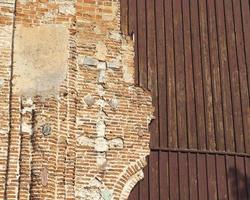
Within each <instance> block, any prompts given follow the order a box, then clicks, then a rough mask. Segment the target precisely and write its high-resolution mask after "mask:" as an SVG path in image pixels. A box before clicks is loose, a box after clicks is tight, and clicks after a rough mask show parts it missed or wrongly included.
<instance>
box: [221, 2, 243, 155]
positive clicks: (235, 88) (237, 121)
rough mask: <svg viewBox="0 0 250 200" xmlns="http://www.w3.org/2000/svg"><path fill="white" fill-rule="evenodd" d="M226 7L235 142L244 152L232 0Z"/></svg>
mask: <svg viewBox="0 0 250 200" xmlns="http://www.w3.org/2000/svg"><path fill="white" fill-rule="evenodd" d="M224 7H225V20H226V32H227V51H228V61H229V69H230V81H231V90H232V103H233V116H234V126H235V129H234V130H235V137H234V138H235V143H236V151H237V152H244V151H245V150H244V136H243V126H242V113H241V98H240V95H241V94H240V83H239V69H238V63H237V54H236V53H237V52H236V39H235V28H234V18H233V7H232V2H231V0H229V1H224Z"/></svg>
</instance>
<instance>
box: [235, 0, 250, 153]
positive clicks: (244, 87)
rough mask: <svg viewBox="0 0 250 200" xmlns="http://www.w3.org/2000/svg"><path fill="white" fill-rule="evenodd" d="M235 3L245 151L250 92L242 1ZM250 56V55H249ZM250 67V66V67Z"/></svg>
mask: <svg viewBox="0 0 250 200" xmlns="http://www.w3.org/2000/svg"><path fill="white" fill-rule="evenodd" d="M232 1H233V17H234V24H235V39H236V53H237V64H238V70H239V85H240V95H241V99H240V102H241V106H242V107H241V110H242V113H241V114H242V121H243V145H244V150H245V151H246V147H247V146H248V145H249V144H248V143H247V142H248V140H247V137H248V131H249V130H248V127H247V126H248V121H247V117H248V116H247V114H248V113H247V111H248V109H247V108H249V90H248V82H247V81H248V80H247V65H246V58H245V49H244V38H243V28H242V13H241V1H238V0H236V1H235V0H232ZM248 56H250V55H248ZM249 67H250V66H249Z"/></svg>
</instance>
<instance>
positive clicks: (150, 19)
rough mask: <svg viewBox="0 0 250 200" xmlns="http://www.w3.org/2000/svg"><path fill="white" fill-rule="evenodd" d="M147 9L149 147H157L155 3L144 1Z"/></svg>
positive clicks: (149, 0) (150, 0)
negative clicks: (151, 111) (150, 105)
mask: <svg viewBox="0 0 250 200" xmlns="http://www.w3.org/2000/svg"><path fill="white" fill-rule="evenodd" d="M146 8H147V24H148V26H147V55H148V63H147V65H148V89H149V90H150V91H151V93H152V101H153V105H154V106H155V112H154V116H156V119H155V120H153V121H152V122H151V125H150V131H151V133H152V134H154V136H152V137H151V141H150V144H151V147H158V146H159V117H158V116H159V114H158V113H159V109H158V74H157V58H156V54H157V49H156V13H155V1H152V0H146Z"/></svg>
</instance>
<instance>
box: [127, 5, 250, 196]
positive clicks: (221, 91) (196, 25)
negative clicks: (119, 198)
mask: <svg viewBox="0 0 250 200" xmlns="http://www.w3.org/2000/svg"><path fill="white" fill-rule="evenodd" d="M128 1H129V9H128V11H129V13H130V14H129V15H130V16H129V17H128V21H129V24H128V30H129V33H136V32H137V31H136V28H137V25H138V29H140V27H141V23H140V15H138V14H139V13H136V12H135V13H134V12H133V11H132V10H133V8H132V9H130V7H131V6H132V5H133V6H135V9H134V10H136V11H139V9H140V8H139V7H140V6H139V4H140V2H139V1H138V2H137V1H133V0H128ZM142 2H144V3H145V4H144V6H145V8H146V10H145V11H139V12H141V13H144V12H145V14H144V15H145V22H146V25H145V26H146V29H145V30H146V32H145V33H143V34H145V35H146V42H145V41H144V42H145V43H144V44H141V42H139V34H138V35H137V37H136V45H137V43H138V45H141V46H143V45H146V50H145V51H146V55H147V58H146V59H147V60H146V61H145V60H144V61H143V62H145V63H146V70H141V69H142V68H143V67H144V66H143V67H142V68H141V67H140V71H138V72H137V73H138V77H139V74H140V73H142V72H144V71H146V72H145V73H146V75H145V74H144V75H140V78H138V83H141V85H142V84H144V85H146V84H147V89H150V90H152V92H153V95H154V96H155V97H154V98H155V104H157V107H158V103H159V102H160V103H159V111H160V109H162V105H163V107H164V106H166V110H167V114H166V115H165V116H168V118H167V119H164V120H162V122H166V123H165V124H164V126H166V128H167V131H166V133H165V132H164V131H161V130H163V127H161V125H160V124H159V129H158V125H156V127H157V129H152V131H153V132H154V133H153V134H154V135H153V137H157V138H156V139H154V138H153V140H155V141H156V142H154V144H155V145H152V144H151V145H152V146H153V147H159V148H161V147H163V148H167V147H173V148H177V144H178V143H180V142H182V141H180V140H183V139H184V140H185V139H186V143H184V145H180V146H179V148H183V147H185V145H187V147H188V148H191V149H196V148H197V149H213V150H215V146H212V147H211V145H213V144H211V142H213V141H214V142H215V143H214V144H216V149H217V150H220V151H224V150H226V151H230V152H234V151H235V147H236V145H237V144H239V143H240V145H242V146H241V147H240V149H237V150H238V152H249V147H248V146H247V145H248V144H249V142H248V141H247V140H244V141H245V144H244V141H243V140H242V141H240V142H239V141H236V140H237V138H235V137H237V135H238V133H239V132H238V131H237V130H236V129H237V126H241V127H242V128H241V129H242V130H243V131H242V132H241V133H242V135H241V136H240V137H241V138H244V137H245V138H246V139H248V138H247V137H246V133H245V132H244V131H245V130H246V127H247V126H246V124H247V118H248V117H247V116H246V114H245V113H244V111H243V110H244V109H245V108H246V105H249V102H247V100H249V97H247V96H244V95H245V93H246V92H244V95H242V94H243V91H247V90H249V75H248V74H249V63H250V60H249V56H247V55H248V54H249V50H250V47H249V45H248V43H249V41H250V39H249V38H248V37H247V34H248V32H249V31H248V30H249V29H250V26H249V9H248V8H249V2H248V1H247V0H241V1H235V0H230V2H229V7H230V6H231V11H230V10H229V9H228V7H227V6H228V5H227V4H228V2H226V1H225V5H224V1H219V0H211V1H204V0H202V1H198V0H189V1H186V0H182V1H179V2H178V1H175V2H174V1H173V0H152V1H150V0H141V3H142ZM161 3H162V4H163V8H161V6H159V7H160V10H159V9H158V8H157V5H161ZM178 3H179V4H180V5H181V4H182V6H181V9H180V10H179V11H177V12H176V7H174V8H173V5H174V6H175V5H177V4H178ZM235 5H236V6H235ZM154 6H156V7H154ZM224 6H225V7H224ZM162 9H163V11H165V12H164V15H163V14H162V13H161V10H162ZM173 9H175V12H173ZM161 15H163V16H164V17H163V18H161V19H160V20H159V17H160V16H161ZM176 15H178V16H181V20H180V21H181V23H179V25H178V26H176V25H175V24H174V23H176V22H174V19H176V18H177V19H178V16H176ZM131 16H133V17H131ZM137 16H138V18H136V17H137ZM134 17H135V18H136V19H134ZM132 18H133V19H132ZM189 19H190V20H189ZM228 19H232V20H231V21H230V20H228ZM163 20H165V24H164V25H161V21H163ZM203 22H205V23H203ZM228 25H230V26H229V27H228ZM142 26H144V25H143V24H142ZM179 26H180V27H179ZM159 27H161V28H159ZM161 29H164V31H162V30H161ZM179 29H181V30H180V32H181V33H182V34H181V35H182V36H181V39H180V40H182V41H176V38H177V37H178V36H176V34H174V33H176V32H178V31H177V30H179ZM159 30H160V31H159ZM164 32H165V35H164ZM234 32H235V35H233V34H234ZM151 33H152V34H151ZM178 33H179V32H178ZM141 34H142V33H141ZM163 35H164V37H163ZM232 35H233V36H232ZM228 37H232V38H228ZM189 38H190V39H189ZM164 39H165V42H163V43H165V49H164V48H162V47H160V48H159V46H156V42H157V45H158V44H159V43H160V41H162V40H164ZM174 39H175V40H174ZM174 41H175V42H174ZM176 45H177V46H176ZM178 45H182V46H183V50H182V55H181V57H183V58H177V55H176V52H178V48H179V46H178ZM230 45H231V46H230ZM176 47H177V49H176ZM232 47H233V48H232ZM161 49H163V51H165V53H162V51H161ZM141 51H142V50H141V48H140V47H139V46H138V49H137V47H136V53H137V54H138V55H137V56H136V60H137V62H138V63H137V64H136V66H140V65H139V62H142V61H139V59H142V58H140V54H141ZM143 51H144V50H143ZM145 51H144V55H145ZM161 53H162V54H165V55H166V56H161V55H162V54H161ZM177 54H178V53H177ZM230 55H233V57H231V58H230ZM156 56H157V57H156ZM164 57H166V58H165V59H166V60H165V61H164V62H165V63H164V62H163V59H164ZM156 58H157V59H156ZM159 59H160V61H159ZM161 59H162V60H161ZM177 59H178V60H177ZM181 59H183V62H182V67H183V69H184V71H183V72H182V73H183V74H182V76H183V77H184V82H183V83H181V84H183V85H184V91H185V92H186V94H185V95H186V96H185V97H184V100H185V101H184V103H185V106H186V108H185V112H186V115H185V116H186V120H185V123H186V130H187V133H186V134H183V135H182V136H181V138H180V137H179V136H178V133H180V131H182V130H183V127H182V128H181V129H180V128H179V127H180V126H179V125H180V118H179V117H178V114H179V113H180V108H179V107H177V105H178V98H180V96H181V95H183V94H181V95H180V92H179V91H180V86H178V88H177V84H178V80H179V79H180V78H179V77H181V75H180V74H178V73H176V70H177V68H178V67H180V66H178V67H177V68H176V62H180V60H181ZM233 59H235V60H234V61H233V62H232V60H233ZM239 59H241V60H239ZM159 62H160V64H159ZM244 62H245V63H244ZM150 63H151V64H150ZM153 63H156V64H157V63H158V65H156V64H155V65H154V66H153ZM163 63H164V64H165V67H166V69H164V70H166V71H165V75H166V78H165V84H164V81H162V79H161V80H159V78H158V76H159V75H162V77H163V79H164V75H163V74H161V73H159V71H158V70H159V69H160V70H162V68H161V66H163V65H164V64H163ZM204 63H205V65H204ZM232 63H233V64H234V65H232ZM156 66H158V67H157V68H156ZM204 66H206V67H205V68H206V69H204ZM232 66H233V67H232ZM232 68H233V70H236V69H237V70H238V71H237V73H238V80H237V81H235V82H233V81H234V80H232V78H231V77H232ZM138 70H139V69H138ZM192 70H193V72H192ZM208 70H211V71H208ZM244 70H245V71H244ZM154 72H156V73H155V74H154ZM157 72H158V75H157ZM196 72H198V73H196ZM209 73H210V74H209ZM143 76H144V77H146V76H147V80H146V84H145V81H144V83H142V82H143V81H141V80H142V79H143V78H142V77H143ZM192 76H193V77H192ZM206 76H208V77H206ZM154 77H156V78H154ZM206 78H207V79H206ZM156 79H157V80H156ZM158 81H159V82H158ZM160 81H162V82H160ZM182 81H183V80H182ZM198 83H201V84H198ZM207 83H210V85H207ZM153 84H155V85H153ZM234 84H235V85H234ZM157 85H158V86H159V87H158V86H157ZM160 85H162V86H160ZM164 85H165V88H164ZM237 85H238V91H237V90H235V88H236V89H237ZM145 87H146V86H145ZM192 87H193V91H192ZM206 87H207V88H206ZM158 88H159V90H162V89H163V88H164V89H165V91H163V93H164V92H166V98H165V100H164V101H166V102H164V103H162V102H163V100H161V97H163V96H162V94H163V93H162V91H158ZM155 90H157V91H156V92H155ZM176 92H177V93H176ZM248 92H249V91H248ZM248 92H247V95H249V93H248ZM237 93H238V97H235V96H234V94H237ZM158 97H159V98H158ZM208 97H209V98H212V105H211V104H209V103H210V102H208ZM237 98H238V100H237ZM244 98H245V102H244V101H243V100H244ZM179 100H180V99H179ZM158 101H159V102H158ZM176 103H177V104H176ZM244 103H245V105H244ZM164 104H165V105H164ZM212 106H213V107H212ZM238 108H240V109H238ZM212 109H214V111H213V110H212ZM235 109H236V111H235ZM163 110H164V108H163ZM245 110H247V109H245ZM237 112H238V113H240V114H238V115H239V116H240V117H241V119H240V120H239V119H235V118H236V116H237V114H235V113H237ZM241 112H242V113H241ZM196 114H197V116H196ZM211 114H213V115H211ZM156 116H159V118H158V119H159V120H161V116H162V115H161V114H159V115H158V114H156ZM190 116H194V118H193V119H192V118H191V117H190ZM213 117H214V119H212V118H213ZM196 120H197V121H196ZM244 120H245V121H244ZM162 122H161V123H162ZM239 122H241V123H239ZM209 123H210V124H209ZM213 123H214V124H213ZM157 124H158V122H157ZM177 124H178V132H177ZM240 124H241V125H240ZM235 125H236V126H235ZM181 126H182V124H181ZM192 126H193V127H192ZM209 126H210V129H209ZM213 128H214V131H211V130H213ZM196 129H197V134H198V137H196V132H195V130H196ZM191 130H194V131H191ZM155 132H156V133H155ZM163 132H164V134H166V135H163V136H162V135H161V134H162V133H163ZM191 132H192V133H191ZM190 133H191V134H193V135H192V136H190ZM206 133H209V134H210V135H208V137H207V138H206ZM243 133H245V135H244V134H243ZM158 134H160V137H158V136H157V135H158ZM181 134H182V133H181ZM165 136H166V137H167V138H165V139H163V138H164V137H165ZM183 137H184V138H183ZM159 138H160V142H159ZM210 138H212V139H210ZM161 139H163V140H164V141H161ZM192 139H193V140H192ZM157 141H158V142H157ZM235 142H237V144H235ZM159 143H160V144H161V145H158V144H159ZM166 145H167V146H166ZM153 154H154V155H155V154H158V153H156V152H154V153H153ZM168 154H169V157H168V156H166V155H168ZM163 155H164V156H163ZM158 156H159V163H158V164H157V162H156V165H158V168H159V169H158V170H159V172H158V179H159V180H158V182H157V184H159V196H160V197H158V196H154V198H156V199H169V197H172V198H173V199H179V198H182V197H183V194H185V192H186V191H184V190H185V189H184V188H183V186H182V184H185V185H186V181H185V180H186V177H184V178H183V177H181V174H183V172H184V171H185V170H186V172H187V175H188V186H189V194H188V196H189V198H190V199H198V196H197V195H200V197H201V191H207V195H208V196H206V197H207V198H208V199H223V198H226V199H238V195H239V193H238V189H237V190H236V196H235V191H234V190H235V189H234V188H235V184H236V185H237V184H238V183H237V182H236V183H235V182H233V183H234V188H232V187H231V186H230V185H231V182H232V180H237V176H236V175H237V170H238V168H239V166H240V171H242V170H243V169H245V188H242V191H244V192H242V193H243V194H244V195H248V194H250V191H249V184H250V180H249V178H247V175H248V177H249V174H250V172H249V169H248V168H249V158H244V159H243V160H244V162H243V161H242V160H241V158H238V160H239V161H238V165H236V164H235V162H236V163H237V161H236V160H237V156H236V157H235V156H224V155H216V156H215V155H202V156H201V155H200V154H196V153H186V154H185V153H183V154H182V153H174V152H172V153H168V152H164V151H161V152H160V151H159V155H158ZM186 156H187V161H188V162H187V165H185V162H186V161H185V160H186ZM234 157H235V158H236V160H235V158H234ZM151 160H152V158H151ZM196 162H197V163H196ZM233 167H234V168H233ZM149 168H150V166H149ZM231 168H232V169H233V170H234V172H235V173H232V177H233V179H230V177H229V176H230V172H231V171H230V169H231ZM147 170H149V171H147ZM168 170H169V171H168ZM197 170H198V171H197ZM151 171H152V170H151ZM145 172H146V176H145V180H144V182H143V184H142V183H141V184H140V187H137V189H136V192H133V194H135V195H134V198H135V199H136V198H137V199H149V198H150V195H148V196H147V197H146V194H149V193H150V192H151V190H152V188H153V187H152V186H150V184H152V183H151V181H149V180H147V179H148V177H147V174H149V177H150V176H151V179H152V176H153V175H152V174H150V173H151V172H150V169H146V171H145ZM171 172H173V173H172V175H171ZM154 173H156V172H154ZM204 173H206V174H207V175H206V176H207V177H206V176H205V178H204V177H203V178H200V177H202V174H203V175H204ZM173 174H174V175H173ZM197 174H198V177H197ZM161 175H164V176H168V177H169V179H168V178H164V177H162V176H161ZM238 176H239V175H238ZM234 178H235V179H234ZM238 179H239V177H238ZM183 180H184V181H183ZM154 181H156V180H154ZM169 181H170V182H169ZM197 181H198V182H197ZM230 181H231V182H230ZM201 183H202V184H201ZM175 186H176V187H175ZM143 187H145V188H146V189H143ZM164 187H166V188H164ZM238 187H239V188H241V187H242V186H241V185H237V187H236V188H238ZM150 188H151V190H150ZM169 189H170V191H169ZM233 189H234V190H233ZM183 191H184V192H183ZM176 192H177V193H176ZM247 192H248V193H247ZM174 193H175V196H174ZM133 194H132V195H133ZM163 194H164V195H163ZM176 194H177V195H176ZM152 195H155V194H154V192H153V193H152V194H151V198H152V197H153V196H152ZM248 197H249V195H248V196H247V198H248ZM202 198H203V197H202ZM242 198H243V197H242Z"/></svg>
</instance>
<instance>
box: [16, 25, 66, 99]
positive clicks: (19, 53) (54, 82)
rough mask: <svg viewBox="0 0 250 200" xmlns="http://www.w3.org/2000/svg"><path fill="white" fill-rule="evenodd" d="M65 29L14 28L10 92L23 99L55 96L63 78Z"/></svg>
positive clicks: (45, 26) (64, 74)
mask: <svg viewBox="0 0 250 200" xmlns="http://www.w3.org/2000/svg"><path fill="white" fill-rule="evenodd" d="M68 41H69V33H68V28H67V27H65V26H63V25H43V26H39V27H24V26H22V25H19V26H17V28H16V31H15V40H14V63H15V70H14V76H15V79H14V86H15V87H14V90H15V92H16V93H18V94H20V95H24V96H35V95H42V96H49V95H57V93H58V90H59V86H60V85H61V83H62V82H63V80H64V79H65V77H66V71H67V59H68Z"/></svg>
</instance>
